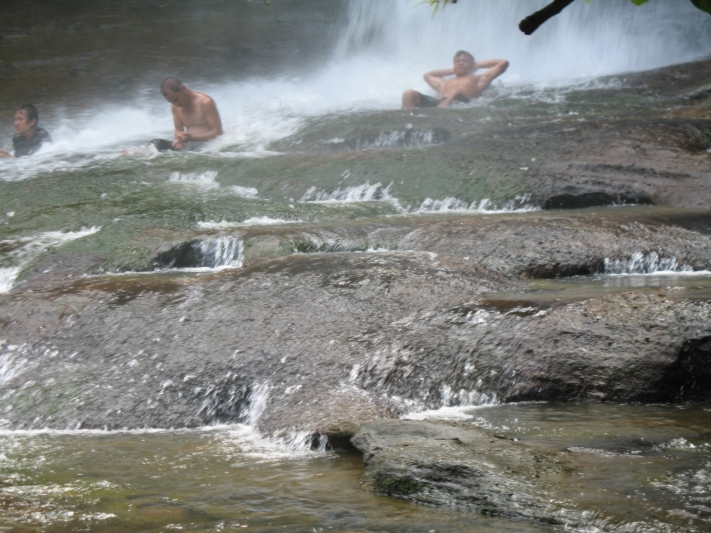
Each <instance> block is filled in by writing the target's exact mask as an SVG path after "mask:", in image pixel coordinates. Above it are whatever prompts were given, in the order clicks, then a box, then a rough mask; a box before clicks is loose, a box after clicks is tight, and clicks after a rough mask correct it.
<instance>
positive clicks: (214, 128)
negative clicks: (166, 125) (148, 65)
mask: <svg viewBox="0 0 711 533" xmlns="http://www.w3.org/2000/svg"><path fill="white" fill-rule="evenodd" d="M160 92H161V93H163V96H164V97H165V99H166V100H168V102H170V103H171V104H172V107H171V110H172V112H173V123H174V124H175V140H174V141H173V142H171V141H166V140H164V139H156V140H154V141H152V142H153V145H154V146H155V147H156V148H157V149H158V150H160V151H161V152H164V151H166V150H182V149H183V148H185V144H186V143H188V142H191V141H194V142H204V141H209V140H211V139H214V138H215V137H217V136H219V135H222V133H223V132H222V121H221V120H220V113H218V111H217V106H216V105H215V102H214V100H213V99H212V98H210V97H209V96H208V95H206V94H205V93H199V92H197V91H192V90H190V89H188V88H187V87H186V86H185V85H183V84H182V83H181V82H180V80H178V79H176V78H165V79H164V80H163V82H162V83H161V84H160Z"/></svg>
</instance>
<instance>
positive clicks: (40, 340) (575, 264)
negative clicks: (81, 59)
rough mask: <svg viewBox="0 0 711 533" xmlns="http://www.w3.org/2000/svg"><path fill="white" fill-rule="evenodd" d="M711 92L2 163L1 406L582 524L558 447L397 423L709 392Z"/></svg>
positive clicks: (494, 101)
mask: <svg viewBox="0 0 711 533" xmlns="http://www.w3.org/2000/svg"><path fill="white" fill-rule="evenodd" d="M3 68H4V67H3ZM3 72H4V71H3ZM710 83H711V61H701V62H696V63H690V64H685V65H676V66H673V67H668V68H665V69H661V70H657V71H652V72H646V73H636V74H631V75H621V76H615V77H613V78H605V79H600V80H596V81H595V82H591V83H587V84H581V85H576V86H571V87H566V88H555V89H536V90H534V89H530V90H529V89H528V88H525V87H524V88H521V87H517V88H507V87H496V88H493V89H492V90H491V91H490V92H489V93H488V94H487V95H486V97H485V98H483V99H482V100H480V101H478V102H477V103H475V104H474V105H472V106H460V107H453V108H452V109H448V110H444V111H441V110H426V111H418V112H416V113H408V112H402V111H379V112H357V113H345V114H333V115H328V116H320V117H315V118H314V117H312V118H309V119H308V120H303V121H302V122H301V123H300V124H299V126H298V127H295V128H294V131H292V132H290V133H289V134H287V135H283V136H281V137H280V138H279V139H276V140H273V141H270V143H269V144H268V145H267V146H265V147H263V148H264V150H263V151H261V152H258V153H257V155H255V154H254V153H251V152H250V154H249V155H248V156H245V155H244V152H243V151H240V150H242V148H244V147H243V146H242V145H238V144H226V145H224V146H222V147H221V148H219V149H218V150H216V151H214V152H209V151H208V152H200V153H194V154H167V155H156V154H153V153H146V152H142V151H140V150H139V149H138V148H139V144H140V142H139V141H135V143H134V144H135V146H132V147H129V148H136V150H135V151H134V152H131V151H130V150H129V155H119V154H121V150H122V149H125V148H126V147H125V146H121V147H118V146H112V147H108V148H105V149H102V151H101V153H98V154H92V155H91V157H89V156H87V155H86V154H74V155H71V156H67V157H66V158H65V159H63V160H62V162H61V164H57V165H55V164H54V163H52V162H47V161H46V160H40V164H39V165H37V167H33V168H30V167H26V166H22V165H21V162H20V163H16V162H13V163H12V164H13V165H15V166H8V167H6V168H3V169H2V173H3V174H2V175H3V177H4V178H3V181H0V213H2V215H0V239H1V240H0V275H1V277H0V284H1V289H2V292H1V293H0V306H1V307H0V339H2V341H0V425H1V426H2V428H3V429H7V430H29V429H39V428H51V429H66V428H72V429H109V430H120V429H145V428H152V429H156V428H163V429H168V428H197V427H203V426H206V425H215V424H233V423H243V424H248V425H250V426H251V427H253V428H255V429H256V430H257V431H258V432H259V433H260V434H261V435H264V436H268V437H270V438H272V439H275V440H277V441H280V442H288V443H290V444H291V445H292V446H296V447H306V448H311V447H314V448H319V447H322V448H323V447H332V448H344V447H346V448H349V447H350V446H351V442H352V445H354V446H355V447H356V448H358V449H359V450H360V451H361V452H363V454H364V456H365V458H366V474H365V481H366V483H367V484H368V485H369V486H370V487H371V488H373V489H375V490H376V491H378V492H379V493H384V494H391V495H395V496H399V497H403V498H406V499H408V500H411V501H414V502H418V503H425V504H429V505H445V504H446V505H454V506H457V507H461V508H466V509H469V510H474V511H477V512H480V513H487V514H496V515H502V516H511V517H515V518H526V519H531V520H534V521H536V522H546V521H548V522H551V523H554V524H559V525H565V524H567V525H574V524H578V523H581V522H579V520H581V516H582V515H580V514H579V513H578V511H575V513H573V514H572V515H566V516H565V517H562V516H561V514H560V513H561V512H562V511H561V509H568V508H569V507H566V506H565V505H563V506H561V505H558V504H556V505H553V506H552V507H551V504H550V501H549V500H551V498H547V497H546V495H547V494H548V493H549V492H550V493H556V494H557V495H556V496H554V497H553V499H556V501H559V500H561V501H562V499H563V495H562V493H561V489H560V486H557V485H556V483H557V481H555V480H553V481H552V478H554V477H555V476H559V475H560V473H561V472H562V471H563V470H565V468H567V467H566V466H565V465H566V464H567V463H566V461H567V459H565V460H563V459H560V458H558V457H557V456H556V457H553V456H551V455H545V454H543V455H542V454H541V453H540V451H536V450H533V449H531V448H530V447H525V446H523V445H520V444H518V443H516V442H514V441H513V440H511V439H508V438H503V439H501V438H498V437H499V436H500V435H498V436H497V434H496V433H497V432H495V431H494V432H493V433H492V432H491V431H489V430H487V429H482V428H475V427H471V425H466V424H464V425H462V424H459V425H457V424H452V423H449V422H447V423H443V422H433V421H427V422H422V421H409V422H405V421H391V420H390V419H398V418H399V417H401V416H403V415H406V414H408V413H412V412H420V411H424V410H428V409H438V408H442V407H454V406H462V405H481V404H492V403H508V402H522V401H524V402H528V401H583V402H670V403H681V402H687V401H695V402H708V401H709V396H710V395H711V389H710V388H709V386H708V383H709V370H708V368H709V363H710V362H711V361H710V358H711V301H710V297H711V296H710V294H709V277H711V274H709V271H711V214H710V212H709V202H710V201H711V153H710V152H709V150H711V121H710V120H709V110H710V109H711V93H709V86H710V85H709V84H710ZM660 272H661V273H663V274H661V275H659V273H660ZM655 274H656V275H657V276H656V277H655ZM611 279H624V280H632V281H630V282H629V283H628V282H620V284H619V285H616V286H615V287H613V288H612V289H609V287H608V289H605V290H602V289H601V288H600V283H603V282H605V283H606V282H607V281H609V280H611ZM545 280H556V281H557V282H560V283H575V284H577V286H579V287H583V288H584V290H582V289H581V290H579V291H577V292H575V293H574V295H573V296H569V293H568V292H566V291H564V290H562V289H561V287H562V285H560V286H557V288H554V289H547V290H541V289H540V286H541V283H543V282H544V281H545ZM601 280H602V281H601ZM556 291H558V292H556ZM504 437H506V435H504ZM351 438H352V440H351ZM327 443H328V444H327ZM443 443H444V444H443ZM482 450H485V452H484V451H482ZM480 452H481V453H480ZM511 470H515V471H516V473H515V474H511V473H510V471H511ZM556 479H557V478H556ZM556 491H557V492H556ZM511 494H516V497H515V498H512V497H511ZM566 505H567V504H566ZM576 505H577V504H576ZM573 507H575V506H573ZM576 513H577V514H576ZM576 520H578V522H576Z"/></svg>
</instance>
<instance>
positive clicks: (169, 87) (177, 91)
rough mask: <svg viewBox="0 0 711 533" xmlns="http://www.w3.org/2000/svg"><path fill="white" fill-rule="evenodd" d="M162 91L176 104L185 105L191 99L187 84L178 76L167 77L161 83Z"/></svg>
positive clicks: (167, 98)
mask: <svg viewBox="0 0 711 533" xmlns="http://www.w3.org/2000/svg"><path fill="white" fill-rule="evenodd" d="M160 92H161V93H163V97H164V98H165V99H166V100H168V101H169V102H170V103H171V104H173V105H174V106H178V107H185V106H186V105H187V104H188V103H189V100H190V98H189V96H188V93H187V89H186V88H185V85H183V84H182V82H181V81H180V80H179V79H178V78H172V77H168V78H165V79H164V80H163V81H162V82H161V84H160Z"/></svg>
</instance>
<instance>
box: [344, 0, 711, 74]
mask: <svg viewBox="0 0 711 533" xmlns="http://www.w3.org/2000/svg"><path fill="white" fill-rule="evenodd" d="M416 3H417V2H415V1H413V0H389V1H388V2H382V1H380V0H362V1H360V2H352V3H351V7H350V13H349V15H348V18H349V22H348V25H347V29H346V31H345V32H344V34H343V35H342V37H341V40H340V43H339V46H338V48H337V52H336V57H337V58H339V59H340V60H342V61H348V60H351V61H352V60H353V58H357V57H365V58H367V59H368V60H370V61H373V58H379V59H382V60H384V61H385V63H386V64H388V63H389V64H391V67H392V69H393V70H394V72H395V73H396V74H400V73H401V72H403V73H404V72H411V73H412V74H415V75H414V76H412V81H410V83H413V82H415V83H420V76H419V75H418V74H419V73H420V72H424V71H426V70H428V69H434V68H437V67H443V66H448V65H449V64H450V63H451V58H452V55H453V54H454V52H455V51H457V50H459V49H465V50H469V51H470V52H471V53H472V54H474V56H475V57H476V58H478V59H482V60H483V59H490V58H504V59H508V60H509V61H510V62H511V67H510V69H509V72H507V73H506V74H505V75H504V78H503V79H504V80H505V81H506V83H507V84H513V83H547V84H552V83H568V82H570V81H571V80H575V79H580V78H589V77H594V76H602V75H606V74H615V73H620V72H627V71H635V70H644V69H651V68H657V67H661V66H665V65H669V64H673V63H682V62H685V61H690V60H693V59H698V58H700V57H703V56H708V55H709V54H711V17H710V16H708V15H705V14H704V13H702V12H701V11H699V10H698V9H696V8H695V7H694V6H693V5H692V4H691V3H690V2H688V1H685V0H652V1H650V2H648V3H647V4H645V5H643V6H635V5H633V4H632V3H631V2H630V1H629V0H593V1H592V2H583V1H577V2H574V3H573V4H572V5H571V6H570V7H568V8H567V9H566V10H564V11H563V12H562V13H561V14H560V15H558V16H557V17H554V18H553V19H551V20H549V21H548V22H547V23H546V24H544V25H543V26H541V28H539V29H538V31H536V32H535V33H534V34H533V35H531V36H526V35H524V34H523V33H521V31H519V29H518V23H519V22H520V21H521V20H522V19H523V18H525V17H526V16H527V15H530V14H531V13H533V12H535V11H536V10H538V9H540V8H542V7H543V6H545V5H546V4H548V3H549V0H536V1H530V0H499V1H495V2H492V1H491V0H460V1H459V2H458V3H457V4H456V5H449V6H447V7H445V8H444V9H441V10H440V11H438V12H437V13H436V14H433V12H432V10H431V9H429V8H428V7H426V6H422V5H420V6H416V7H413V6H415V4H416ZM401 66H405V67H407V68H406V69H402V68H401ZM384 78H385V79H387V80H388V82H389V86H390V87H392V86H393V83H400V80H399V79H398V80H397V81H395V80H393V75H392V74H390V75H387V76H384ZM403 82H404V80H403Z"/></svg>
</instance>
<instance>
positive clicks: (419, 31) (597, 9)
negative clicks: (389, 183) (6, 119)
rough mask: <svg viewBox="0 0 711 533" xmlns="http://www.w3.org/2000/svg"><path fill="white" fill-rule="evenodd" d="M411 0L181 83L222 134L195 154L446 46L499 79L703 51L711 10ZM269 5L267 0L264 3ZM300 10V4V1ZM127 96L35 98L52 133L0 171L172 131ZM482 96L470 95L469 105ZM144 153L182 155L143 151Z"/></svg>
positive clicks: (115, 154) (444, 61)
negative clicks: (251, 67) (51, 101)
mask: <svg viewBox="0 0 711 533" xmlns="http://www.w3.org/2000/svg"><path fill="white" fill-rule="evenodd" d="M415 4H416V2H414V1H413V0H389V1H387V2H384V1H382V0H357V1H356V0H354V1H352V2H349V4H348V7H347V13H346V15H345V17H344V20H343V21H342V22H343V27H342V28H340V31H339V40H338V43H337V44H336V46H335V47H334V53H333V59H332V60H331V61H329V62H327V63H326V64H324V65H323V67H322V68H321V69H320V70H318V71H316V72H310V73H305V74H303V75H302V76H289V77H286V76H272V77H258V78H256V77H255V78H250V79H246V80H239V81H227V82H221V83H219V84H216V83H206V82H204V81H203V80H195V79H185V80H184V81H185V82H186V84H187V86H188V87H190V88H193V89H195V90H198V91H204V92H206V93H208V94H210V95H211V96H212V97H213V98H214V100H215V102H216V103H217V106H218V109H219V111H220V114H221V117H222V122H223V127H224V130H225V134H224V135H222V136H221V137H219V138H217V139H215V140H213V141H210V142H207V143H204V144H203V145H202V146H201V147H200V148H199V153H200V154H202V155H206V156H219V157H233V158H238V157H242V158H246V157H267V156H270V155H274V152H272V151H270V150H269V149H268V147H269V143H271V142H272V141H275V140H278V139H283V138H284V137H287V136H289V135H292V134H294V133H296V132H297V131H298V130H299V129H300V128H301V127H302V126H303V125H304V124H305V123H306V122H307V121H308V120H309V119H311V118H313V117H320V116H326V115H332V114H340V113H350V112H354V111H363V110H381V109H397V108H399V107H400V98H401V94H402V92H403V91H404V90H406V89H411V88H414V89H417V90H421V91H423V92H429V91H430V88H429V87H428V86H427V85H426V84H425V82H424V81H423V80H422V74H423V73H424V72H427V71H429V70H432V69H434V68H442V67H447V66H450V65H451V62H452V55H453V53H454V52H455V51H456V50H459V49H468V50H469V51H470V52H472V53H473V54H474V55H475V57H477V58H478V59H490V58H505V59H508V60H510V62H511V66H510V68H509V70H508V71H507V72H506V73H505V74H504V75H503V76H502V77H501V78H500V80H502V81H503V84H504V85H506V87H507V90H509V89H510V88H512V87H513V88H514V89H515V90H517V88H518V87H522V88H525V90H524V92H523V93H522V97H525V98H535V97H536V96H535V94H534V95H530V94H525V91H528V90H529V89H531V88H533V89H534V91H535V90H539V89H540V88H541V87H546V86H548V87H550V86H553V87H560V86H569V85H570V84H571V83H572V82H573V81H574V80H580V79H590V78H592V77H597V76H602V75H608V74H615V73H620V72H626V71H635V70H642V69H649V68H656V67H660V66H663V65H668V64H672V63H680V62H685V61H689V60H693V59H695V58H700V57H703V56H706V55H708V54H710V53H711V40H710V39H708V35H709V32H710V31H711V17H709V16H707V15H706V14H704V13H702V12H701V11H699V10H697V9H696V8H695V7H694V6H693V5H691V3H690V2H680V1H679V0H658V1H656V2H648V3H647V4H645V5H643V6H641V7H636V6H634V5H632V4H631V3H630V2H628V1H619V2H614V3H611V2H603V1H596V2H592V3H587V2H575V3H574V4H573V5H571V6H570V7H569V8H567V9H566V10H565V11H563V13H561V14H560V15H558V16H557V17H555V18H553V19H552V20H550V21H549V22H547V23H546V24H545V25H544V26H542V27H541V28H540V29H539V30H538V31H537V32H536V33H535V34H534V35H532V36H530V37H528V36H525V35H523V34H522V33H521V32H520V31H519V30H518V23H519V21H520V20H521V19H522V18H524V17H525V16H527V15H529V14H531V12H533V11H535V10H536V9H538V8H540V7H541V6H542V5H543V4H541V3H540V2H539V3H538V5H532V4H531V2H530V1H529V0H510V1H507V2H492V1H491V0H468V1H467V2H458V3H457V4H456V5H451V6H448V7H447V8H445V9H443V10H440V11H439V12H438V13H437V14H436V15H434V16H433V15H432V10H431V9H430V8H429V7H428V6H426V5H419V6H415ZM273 9H274V10H278V9H279V7H278V6H277V5H275V6H273ZM304 9H308V8H307V7H305V8H304ZM129 98H130V100H131V101H130V103H128V104H124V105H107V106H104V107H103V108H102V109H88V110H85V111H83V112H77V111H76V110H71V111H66V112H65V111H62V110H61V109H46V110H45V109H43V110H42V111H43V122H42V125H43V127H46V128H47V129H48V131H50V133H51V134H52V137H53V139H54V142H53V143H51V144H49V143H48V144H47V145H45V146H44V147H43V148H42V149H41V150H40V151H39V152H38V153H37V154H35V155H34V156H32V157H25V158H19V159H17V160H9V161H3V164H2V165H0V180H4V181H9V180H17V179H26V178H29V177H33V176H36V175H38V174H41V173H43V172H48V171H58V170H59V171H61V170H73V169H77V168H80V167H82V166H85V165H91V164H103V161H104V160H105V159H107V158H119V157H124V156H122V155H121V154H122V153H123V152H124V151H125V150H126V149H129V151H130V150H131V149H133V148H136V147H139V146H146V145H147V144H148V142H149V141H150V140H151V139H154V138H168V139H170V138H172V136H173V123H172V119H171V114H170V107H169V105H168V104H167V103H166V102H165V101H164V99H163V98H162V96H161V95H160V92H159V90H158V88H157V86H156V87H154V88H147V89H146V90H145V91H141V92H138V93H136V94H135V95H134V96H133V98H131V97H130V96H129ZM479 104H480V102H477V103H475V104H474V105H479ZM134 157H146V158H151V159H159V160H162V158H174V157H184V154H175V153H163V154H156V153H154V152H151V153H142V152H141V151H140V150H139V151H138V152H137V153H136V154H135V155H134Z"/></svg>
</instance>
